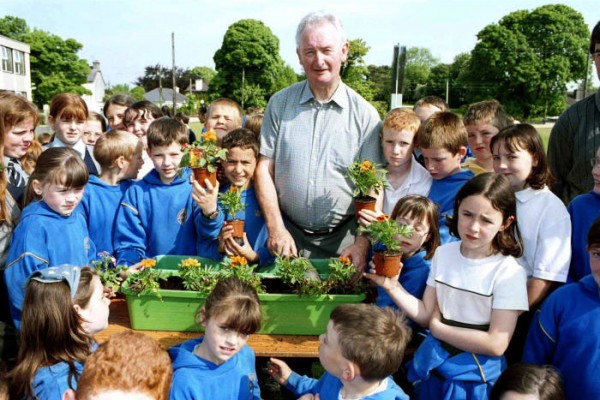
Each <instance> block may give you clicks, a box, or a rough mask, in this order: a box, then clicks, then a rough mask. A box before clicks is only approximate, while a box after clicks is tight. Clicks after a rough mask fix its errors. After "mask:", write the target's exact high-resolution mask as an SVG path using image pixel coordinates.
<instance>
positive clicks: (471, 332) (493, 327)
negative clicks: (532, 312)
mask: <svg viewBox="0 0 600 400" xmlns="http://www.w3.org/2000/svg"><path fill="white" fill-rule="evenodd" d="M519 313H520V311H518V310H492V316H491V320H490V328H489V329H488V330H487V331H480V330H477V329H471V328H462V327H457V326H451V325H447V324H444V323H443V322H442V314H441V313H440V310H439V309H438V308H437V306H436V307H435V310H434V312H433V315H432V316H431V321H430V322H429V329H430V330H431V334H432V335H433V336H434V337H435V338H437V339H439V340H441V341H444V342H446V343H448V344H450V345H452V346H454V347H456V348H458V349H460V350H463V351H466V352H470V353H477V354H484V355H488V356H492V357H499V356H501V355H503V354H504V352H505V351H506V348H507V347H508V344H509V343H510V339H511V338H512V335H513V332H514V330H515V326H516V325H517V319H518V318H519Z"/></svg>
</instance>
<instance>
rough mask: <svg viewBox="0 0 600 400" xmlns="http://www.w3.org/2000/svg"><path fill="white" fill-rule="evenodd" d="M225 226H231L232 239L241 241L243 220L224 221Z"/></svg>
mask: <svg viewBox="0 0 600 400" xmlns="http://www.w3.org/2000/svg"><path fill="white" fill-rule="evenodd" d="M225 225H227V226H233V238H234V239H243V238H244V220H243V219H232V220H231V221H226V222H225Z"/></svg>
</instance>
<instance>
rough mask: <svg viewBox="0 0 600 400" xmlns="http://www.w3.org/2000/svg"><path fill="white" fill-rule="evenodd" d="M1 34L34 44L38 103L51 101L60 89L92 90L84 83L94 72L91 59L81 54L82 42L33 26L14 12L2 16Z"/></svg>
mask: <svg viewBox="0 0 600 400" xmlns="http://www.w3.org/2000/svg"><path fill="white" fill-rule="evenodd" d="M0 35H4V36H7V37H9V38H11V39H14V40H18V41H20V42H24V43H27V44H28V45H29V46H30V49H31V54H30V67H31V83H32V86H33V87H34V90H33V101H34V102H35V103H36V104H37V105H38V107H42V106H43V105H44V104H45V103H49V102H50V100H51V99H52V97H53V96H54V95H56V94H58V93H63V92H71V93H77V94H89V93H90V92H89V91H88V90H87V89H84V88H83V86H81V85H82V84H84V83H86V82H87V76H88V74H89V72H90V67H89V65H88V63H87V61H86V60H83V59H80V58H79V56H78V55H77V53H78V52H79V50H81V49H82V48H83V46H82V44H81V43H79V42H77V41H76V40H74V39H66V40H63V39H62V38H60V37H59V36H57V35H54V34H52V33H50V32H46V31H42V30H39V29H34V30H31V29H30V28H29V27H28V26H27V23H26V22H25V20H23V19H21V18H17V17H11V16H7V17H4V18H1V19H0Z"/></svg>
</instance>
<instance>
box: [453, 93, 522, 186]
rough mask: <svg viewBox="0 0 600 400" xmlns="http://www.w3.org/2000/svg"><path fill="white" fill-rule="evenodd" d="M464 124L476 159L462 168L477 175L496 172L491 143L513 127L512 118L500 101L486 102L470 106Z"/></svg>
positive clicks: (468, 159)
mask: <svg viewBox="0 0 600 400" xmlns="http://www.w3.org/2000/svg"><path fill="white" fill-rule="evenodd" d="M463 124H464V125H465V128H466V129H467V140H468V143H469V147H470V149H471V151H472V152H473V155H474V157H469V158H467V160H466V161H465V162H464V163H463V165H462V167H463V168H466V169H468V170H470V171H473V173H474V174H475V175H479V174H483V173H485V172H494V166H493V159H492V150H491V149H490V142H491V140H492V138H493V137H494V136H496V134H498V132H500V131H501V130H502V129H504V128H506V127H507V126H510V125H513V120H512V118H510V116H509V115H508V114H506V112H505V111H504V107H502V105H501V104H500V102H498V100H485V101H480V102H478V103H473V104H471V105H469V108H468V109H467V112H466V113H465V115H464V116H463Z"/></svg>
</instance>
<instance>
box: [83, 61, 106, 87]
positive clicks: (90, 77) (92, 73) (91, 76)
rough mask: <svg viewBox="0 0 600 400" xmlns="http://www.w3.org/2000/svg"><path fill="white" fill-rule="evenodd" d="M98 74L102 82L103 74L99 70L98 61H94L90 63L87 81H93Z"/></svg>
mask: <svg viewBox="0 0 600 400" xmlns="http://www.w3.org/2000/svg"><path fill="white" fill-rule="evenodd" d="M98 74H100V78H101V79H102V82H104V76H103V75H102V71H100V62H99V61H94V62H93V63H92V65H90V73H89V75H88V77H87V81H88V83H92V82H94V80H96V75H98Z"/></svg>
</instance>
